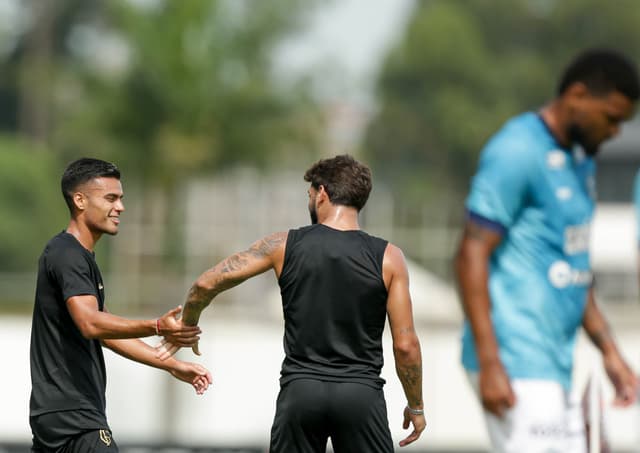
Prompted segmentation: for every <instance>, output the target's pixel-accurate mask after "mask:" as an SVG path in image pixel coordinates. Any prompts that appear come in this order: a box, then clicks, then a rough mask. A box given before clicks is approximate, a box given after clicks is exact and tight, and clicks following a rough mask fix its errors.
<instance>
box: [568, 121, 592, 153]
mask: <svg viewBox="0 0 640 453" xmlns="http://www.w3.org/2000/svg"><path fill="white" fill-rule="evenodd" d="M569 139H570V140H571V143H578V144H579V145H580V146H582V149H583V150H584V152H585V154H587V155H588V156H590V157H593V156H595V155H596V154H598V151H600V145H599V144H593V143H589V142H588V140H587V138H586V137H585V133H584V130H583V129H581V128H580V126H578V125H576V124H572V125H571V126H569Z"/></svg>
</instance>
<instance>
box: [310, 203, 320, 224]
mask: <svg viewBox="0 0 640 453" xmlns="http://www.w3.org/2000/svg"><path fill="white" fill-rule="evenodd" d="M309 216H310V217H311V225H315V224H317V223H318V213H317V212H316V207H315V206H309Z"/></svg>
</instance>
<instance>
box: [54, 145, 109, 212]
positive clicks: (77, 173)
mask: <svg viewBox="0 0 640 453" xmlns="http://www.w3.org/2000/svg"><path fill="white" fill-rule="evenodd" d="M101 177H107V178H116V179H118V180H119V179H120V170H118V167H116V166H115V164H112V163H111V162H105V161H104V160H100V159H92V158H90V157H83V158H82V159H78V160H75V161H73V162H71V163H70V164H69V165H67V168H65V170H64V173H63V174H62V179H61V180H60V188H61V189H62V196H63V197H64V201H65V202H66V203H67V206H68V207H69V211H71V212H73V193H74V192H75V190H76V189H77V188H78V186H80V185H81V184H84V183H86V182H87V181H91V180H92V179H94V178H101Z"/></svg>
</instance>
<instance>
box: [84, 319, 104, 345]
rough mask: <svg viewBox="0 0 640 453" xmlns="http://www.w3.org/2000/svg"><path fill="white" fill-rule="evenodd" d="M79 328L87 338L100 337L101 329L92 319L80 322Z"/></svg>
mask: <svg viewBox="0 0 640 453" xmlns="http://www.w3.org/2000/svg"><path fill="white" fill-rule="evenodd" d="M78 330H79V331H80V334H81V335H82V336H83V337H84V338H85V339H86V340H96V339H100V334H101V330H100V329H99V328H98V326H97V325H96V324H95V323H94V322H93V321H91V320H87V321H83V322H81V323H79V324H78Z"/></svg>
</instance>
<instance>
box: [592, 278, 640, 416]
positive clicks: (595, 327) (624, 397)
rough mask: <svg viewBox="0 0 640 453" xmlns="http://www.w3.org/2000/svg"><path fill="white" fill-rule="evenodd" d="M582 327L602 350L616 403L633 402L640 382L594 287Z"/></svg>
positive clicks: (628, 403)
mask: <svg viewBox="0 0 640 453" xmlns="http://www.w3.org/2000/svg"><path fill="white" fill-rule="evenodd" d="M582 327H584V330H585V331H586V332H587V335H589V338H590V339H591V341H592V343H593V344H594V345H595V346H596V347H597V348H598V349H599V350H600V351H601V352H602V360H603V362H604V368H605V371H606V372H607V375H608V376H609V379H610V380H611V383H612V384H613V387H614V389H615V391H616V396H615V400H614V404H615V405H617V406H625V407H626V406H629V405H631V404H633V403H634V402H635V401H636V395H637V392H638V388H640V382H639V381H638V377H637V376H636V375H635V374H634V373H633V371H632V370H631V368H630V367H629V365H628V364H627V362H625V360H624V358H623V357H622V354H620V351H619V350H618V347H617V345H616V342H615V340H614V338H613V335H612V334H611V331H610V330H609V326H608V324H607V321H606V319H605V317H604V315H603V314H602V312H601V311H600V308H598V305H597V304H596V300H595V297H594V291H593V288H591V289H590V290H589V295H588V299H587V306H586V309H585V312H584V318H583V320H582Z"/></svg>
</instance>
